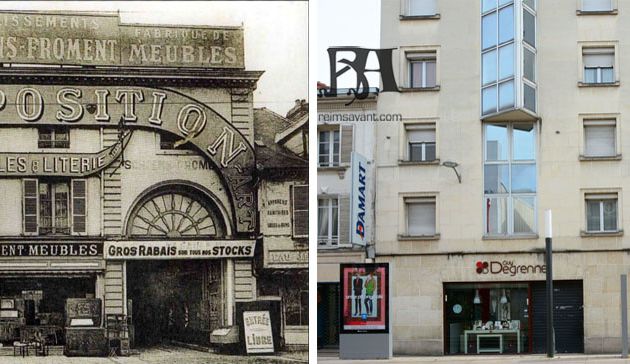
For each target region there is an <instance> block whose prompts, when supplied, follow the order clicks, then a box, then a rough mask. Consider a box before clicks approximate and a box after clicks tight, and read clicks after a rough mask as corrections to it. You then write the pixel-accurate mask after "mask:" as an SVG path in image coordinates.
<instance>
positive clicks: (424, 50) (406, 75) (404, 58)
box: [398, 45, 440, 90]
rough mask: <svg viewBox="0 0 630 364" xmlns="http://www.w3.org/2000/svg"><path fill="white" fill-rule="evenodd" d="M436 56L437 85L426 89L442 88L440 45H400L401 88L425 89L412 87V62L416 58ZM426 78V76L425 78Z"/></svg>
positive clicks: (399, 70)
mask: <svg viewBox="0 0 630 364" xmlns="http://www.w3.org/2000/svg"><path fill="white" fill-rule="evenodd" d="M428 57H431V58H435V86H434V87H428V88H424V89H426V90H439V89H440V47H439V46H435V45H429V46H414V47H405V46H402V47H400V52H399V69H398V73H399V76H400V79H401V80H404V82H401V85H402V86H401V88H402V89H403V90H423V88H420V87H416V88H413V87H411V83H410V81H411V75H410V72H411V63H410V61H411V60H413V59H414V58H428ZM425 79H426V78H425Z"/></svg>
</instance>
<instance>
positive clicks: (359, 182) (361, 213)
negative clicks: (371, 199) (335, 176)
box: [350, 152, 369, 246]
mask: <svg viewBox="0 0 630 364" xmlns="http://www.w3.org/2000/svg"><path fill="white" fill-rule="evenodd" d="M367 168H368V166H367V159H366V158H365V157H364V156H362V155H361V154H359V153H357V152H352V169H351V170H352V171H351V174H352V190H351V192H350V195H351V206H350V210H351V212H350V217H351V224H350V243H352V244H356V245H362V246H365V245H366V244H367V240H366V222H365V217H366V206H369V205H368V200H367Z"/></svg>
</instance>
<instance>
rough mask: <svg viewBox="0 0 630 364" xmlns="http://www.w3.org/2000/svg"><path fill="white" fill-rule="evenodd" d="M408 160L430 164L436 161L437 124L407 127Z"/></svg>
mask: <svg viewBox="0 0 630 364" xmlns="http://www.w3.org/2000/svg"><path fill="white" fill-rule="evenodd" d="M405 132H406V134H407V155H408V160H409V161H413V162H430V161H434V160H435V124H415V125H413V124H412V125H407V126H405Z"/></svg>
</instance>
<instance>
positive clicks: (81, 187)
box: [71, 179, 87, 234]
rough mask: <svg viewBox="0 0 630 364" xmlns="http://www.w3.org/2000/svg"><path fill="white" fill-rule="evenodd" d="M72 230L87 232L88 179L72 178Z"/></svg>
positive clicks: (76, 232)
mask: <svg viewBox="0 0 630 364" xmlns="http://www.w3.org/2000/svg"><path fill="white" fill-rule="evenodd" d="M71 193H72V232H73V233H74V234H85V233H86V232H87V231H86V214H87V206H86V205H87V204H86V202H87V193H86V180H84V179H73V180H72V192H71Z"/></svg>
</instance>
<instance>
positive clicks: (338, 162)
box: [317, 125, 341, 168]
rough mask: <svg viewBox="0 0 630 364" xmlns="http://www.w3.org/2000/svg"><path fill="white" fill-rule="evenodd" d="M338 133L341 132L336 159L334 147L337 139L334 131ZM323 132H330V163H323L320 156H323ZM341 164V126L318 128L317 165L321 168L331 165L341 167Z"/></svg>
mask: <svg viewBox="0 0 630 364" xmlns="http://www.w3.org/2000/svg"><path fill="white" fill-rule="evenodd" d="M335 132H336V133H338V134H339V142H338V149H337V150H338V151H339V153H338V155H337V158H336V159H335V153H334V147H335V140H334V133H335ZM322 133H328V134H329V139H328V148H329V149H328V151H329V153H328V163H326V164H321V163H320V162H319V161H320V157H321V155H322V154H321V148H320V146H321V144H322V141H321V135H322ZM340 165H341V126H340V125H337V126H336V128H325V129H318V130H317V166H318V167H320V168H329V167H339V166H340Z"/></svg>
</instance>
